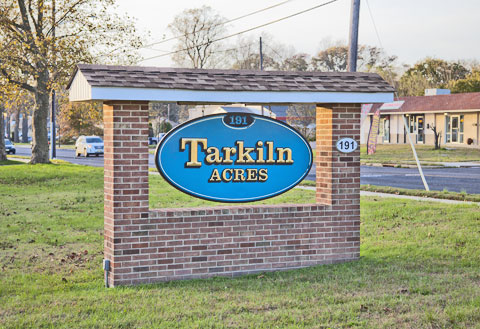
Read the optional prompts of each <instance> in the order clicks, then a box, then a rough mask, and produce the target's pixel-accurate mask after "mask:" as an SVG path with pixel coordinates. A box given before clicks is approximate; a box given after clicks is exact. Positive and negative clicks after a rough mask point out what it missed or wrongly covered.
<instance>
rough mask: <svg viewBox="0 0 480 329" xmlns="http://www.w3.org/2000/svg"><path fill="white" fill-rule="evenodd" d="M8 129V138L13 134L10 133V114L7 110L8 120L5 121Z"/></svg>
mask: <svg viewBox="0 0 480 329" xmlns="http://www.w3.org/2000/svg"><path fill="white" fill-rule="evenodd" d="M4 124H5V125H6V129H7V138H8V139H11V138H12V135H11V134H10V114H9V113H8V112H7V121H5V122H4Z"/></svg>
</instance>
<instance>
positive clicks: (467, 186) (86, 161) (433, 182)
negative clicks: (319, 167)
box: [16, 146, 480, 194]
mask: <svg viewBox="0 0 480 329" xmlns="http://www.w3.org/2000/svg"><path fill="white" fill-rule="evenodd" d="M16 148H17V155H24V156H30V155H31V149H30V148H29V147H21V146H17V147H16ZM57 158H58V159H61V160H65V161H68V162H71V163H76V164H81V165H87V166H94V167H103V156H100V157H88V158H84V157H83V156H82V157H78V158H76V157H75V152H74V150H67V149H57ZM149 166H150V167H151V168H155V162H154V157H153V155H152V154H150V157H149ZM423 171H424V174H425V178H426V180H427V183H428V185H429V186H430V189H431V190H437V191H442V190H444V189H447V190H448V191H454V192H462V191H466V192H467V193H476V194H480V166H479V167H472V168H442V169H424V170H423ZM306 179H308V180H315V166H313V167H312V170H311V171H310V173H309V174H308V176H307V177H306ZM360 182H361V184H371V185H381V186H393V187H400V188H409V189H423V183H422V180H421V178H420V175H419V173H418V170H417V169H416V168H389V167H370V166H362V167H361V169H360Z"/></svg>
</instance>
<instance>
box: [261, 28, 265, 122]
mask: <svg viewBox="0 0 480 329" xmlns="http://www.w3.org/2000/svg"><path fill="white" fill-rule="evenodd" d="M260 71H263V49H262V37H260ZM262 115H264V110H263V105H262Z"/></svg>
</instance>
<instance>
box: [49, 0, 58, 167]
mask: <svg viewBox="0 0 480 329" xmlns="http://www.w3.org/2000/svg"><path fill="white" fill-rule="evenodd" d="M55 24H56V23H55V0H53V1H52V37H53V38H52V52H53V53H52V55H53V58H54V64H53V65H54V66H55V65H56V63H55V62H56V61H55V51H56V50H55ZM55 137H56V131H55V89H53V90H52V115H51V116H50V159H55V158H56V157H57V146H56V144H55V141H56V138H55Z"/></svg>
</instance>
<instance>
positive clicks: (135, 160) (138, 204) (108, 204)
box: [103, 101, 149, 287]
mask: <svg viewBox="0 0 480 329" xmlns="http://www.w3.org/2000/svg"><path fill="white" fill-rule="evenodd" d="M103 117H104V126H105V127H104V134H105V137H104V139H105V158H104V163H105V165H104V179H105V181H104V194H105V200H104V202H105V203H104V207H105V208H104V257H105V259H108V260H110V263H111V264H110V267H111V272H110V273H109V284H110V286H112V287H113V286H115V285H117V282H118V280H119V278H120V276H121V277H125V276H128V273H125V271H130V270H131V269H129V268H126V269H125V268H122V266H121V265H122V262H129V261H132V257H135V256H139V255H137V254H138V253H139V252H138V249H135V247H136V246H135V245H134V244H133V243H132V242H133V241H134V240H135V238H132V236H131V235H132V232H131V231H132V230H133V228H134V227H135V226H138V225H139V224H141V223H142V222H143V221H146V220H148V211H149V209H148V208H149V207H148V103H146V102H120V101H118V102H109V103H107V104H104V106H103Z"/></svg>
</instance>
